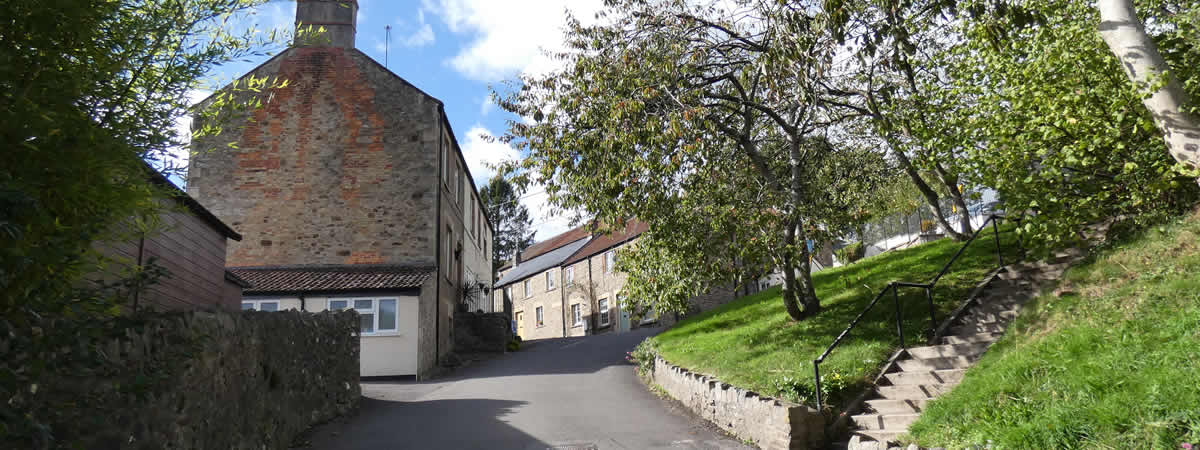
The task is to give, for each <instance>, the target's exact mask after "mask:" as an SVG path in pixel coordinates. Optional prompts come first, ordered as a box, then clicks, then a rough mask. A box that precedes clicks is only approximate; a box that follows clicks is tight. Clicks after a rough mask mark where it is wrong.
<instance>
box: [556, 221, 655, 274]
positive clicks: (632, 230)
mask: <svg viewBox="0 0 1200 450" xmlns="http://www.w3.org/2000/svg"><path fill="white" fill-rule="evenodd" d="M649 228H650V225H648V224H646V222H642V221H640V220H637V219H631V220H628V221H626V222H625V228H624V229H620V230H613V231H612V232H610V233H608V234H605V235H601V236H596V237H594V238H592V240H591V241H589V242H588V243H587V245H585V246H583V247H582V248H580V249H579V251H576V252H575V254H573V255H571V256H570V257H568V258H567V259H566V262H564V263H563V264H564V265H566V264H574V263H577V262H579V261H583V260H585V259H587V258H588V257H590V256H592V255H595V254H598V253H601V252H603V251H605V250H608V249H610V248H613V247H616V246H618V245H621V244H623V243H625V242H626V241H629V240H631V239H633V238H635V237H638V236H639V235H641V234H642V233H645V232H646V230H648V229H649Z"/></svg>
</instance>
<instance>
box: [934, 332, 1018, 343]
mask: <svg viewBox="0 0 1200 450" xmlns="http://www.w3.org/2000/svg"><path fill="white" fill-rule="evenodd" d="M1001 336H1004V333H971V334H961V335H951V336H942V342H941V343H942V344H969V343H972V342H987V343H992V342H995V341H997V340H999V339H1000V337H1001Z"/></svg>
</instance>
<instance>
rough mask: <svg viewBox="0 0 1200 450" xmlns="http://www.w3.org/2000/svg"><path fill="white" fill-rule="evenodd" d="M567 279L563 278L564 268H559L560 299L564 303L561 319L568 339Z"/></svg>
mask: <svg viewBox="0 0 1200 450" xmlns="http://www.w3.org/2000/svg"><path fill="white" fill-rule="evenodd" d="M566 280H567V278H566V277H565V276H563V268H562V266H558V298H559V301H560V302H561V303H562V310H561V311H562V312H561V314H559V318H560V319H562V329H563V337H567V284H566Z"/></svg>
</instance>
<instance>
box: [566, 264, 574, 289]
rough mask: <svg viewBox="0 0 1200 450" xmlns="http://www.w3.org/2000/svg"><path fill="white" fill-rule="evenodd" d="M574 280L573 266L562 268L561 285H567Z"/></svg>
mask: <svg viewBox="0 0 1200 450" xmlns="http://www.w3.org/2000/svg"><path fill="white" fill-rule="evenodd" d="M574 282H575V266H570V267H567V268H566V269H563V285H564V286H565V285H569V284H571V283H574Z"/></svg>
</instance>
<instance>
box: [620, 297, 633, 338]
mask: <svg viewBox="0 0 1200 450" xmlns="http://www.w3.org/2000/svg"><path fill="white" fill-rule="evenodd" d="M630 328H631V326H630V323H629V305H627V304H625V296H624V295H617V332H618V333H624V332H626V331H629V330H630Z"/></svg>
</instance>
